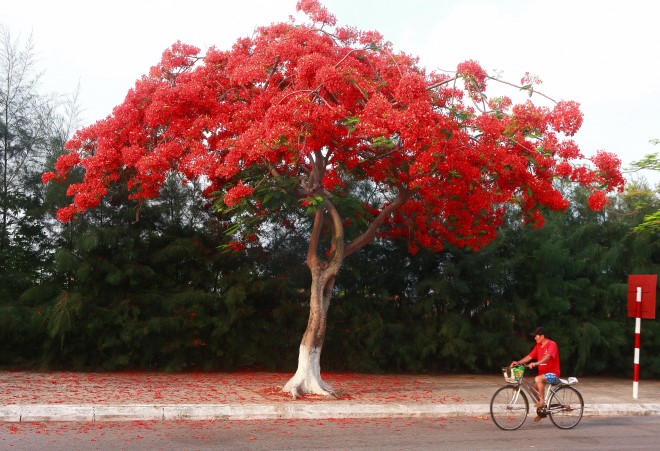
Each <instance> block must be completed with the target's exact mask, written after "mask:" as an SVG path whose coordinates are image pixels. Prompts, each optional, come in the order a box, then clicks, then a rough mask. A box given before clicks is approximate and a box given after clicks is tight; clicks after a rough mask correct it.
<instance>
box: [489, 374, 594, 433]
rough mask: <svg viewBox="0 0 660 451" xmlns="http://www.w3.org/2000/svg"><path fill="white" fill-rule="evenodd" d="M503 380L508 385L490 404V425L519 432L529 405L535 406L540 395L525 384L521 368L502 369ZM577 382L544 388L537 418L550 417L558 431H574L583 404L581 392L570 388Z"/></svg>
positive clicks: (496, 392)
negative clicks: (543, 395) (542, 401)
mask: <svg viewBox="0 0 660 451" xmlns="http://www.w3.org/2000/svg"><path fill="white" fill-rule="evenodd" d="M502 370H503V372H504V379H505V380H506V382H507V383H508V384H507V385H504V386H503V387H500V388H499V389H497V391H495V393H494V394H493V397H492V399H491V402H490V413H491V418H492V420H493V422H494V423H495V424H496V425H497V426H498V427H499V428H500V429H504V430H507V431H511V430H515V429H518V428H519V427H520V426H522V424H523V423H524V422H525V418H526V417H527V414H528V413H529V402H528V399H531V401H532V403H533V404H534V405H536V404H538V402H539V400H540V398H541V396H540V395H541V394H540V393H539V391H538V390H537V389H536V387H535V386H534V383H533V382H528V381H527V380H525V377H524V372H522V373H521V372H520V368H516V369H515V371H514V369H511V368H508V367H505V368H502ZM575 384H577V379H575V378H573V377H569V378H568V380H567V381H566V380H563V379H560V383H558V384H555V385H552V384H547V386H546V387H545V393H544V394H545V399H544V403H543V404H542V405H540V406H539V407H535V409H536V415H537V418H536V419H535V421H538V420H540V419H541V418H545V417H550V420H551V421H552V423H553V424H554V425H555V426H557V427H558V428H560V429H571V428H573V427H575V426H576V425H577V424H578V423H579V422H580V419H581V418H582V414H583V412H584V400H583V399H582V395H581V394H580V392H579V391H578V390H577V389H576V388H575V387H572V385H575Z"/></svg>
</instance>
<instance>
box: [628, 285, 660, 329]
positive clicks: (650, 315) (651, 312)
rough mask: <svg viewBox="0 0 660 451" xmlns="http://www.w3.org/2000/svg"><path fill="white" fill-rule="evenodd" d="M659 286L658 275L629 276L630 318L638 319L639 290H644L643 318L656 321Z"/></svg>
mask: <svg viewBox="0 0 660 451" xmlns="http://www.w3.org/2000/svg"><path fill="white" fill-rule="evenodd" d="M657 286H658V276H657V274H643V275H640V274H636V275H630V276H628V316H629V317H631V318H636V317H637V288H638V287H641V288H642V316H641V318H646V319H655V294H656V290H657Z"/></svg>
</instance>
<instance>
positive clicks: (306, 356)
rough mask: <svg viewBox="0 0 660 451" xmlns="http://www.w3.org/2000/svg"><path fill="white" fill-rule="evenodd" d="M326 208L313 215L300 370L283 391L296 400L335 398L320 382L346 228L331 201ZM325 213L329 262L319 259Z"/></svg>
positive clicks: (326, 200) (308, 254) (299, 355)
mask: <svg viewBox="0 0 660 451" xmlns="http://www.w3.org/2000/svg"><path fill="white" fill-rule="evenodd" d="M324 204H325V208H319V209H317V210H316V213H315V215H314V225H313V227H312V235H311V237H310V241H309V248H308V250H307V266H308V267H309V270H310V271H311V273H312V288H311V294H310V297H309V320H308V321H307V329H306V330H305V333H304V335H303V338H302V341H301V342H300V350H299V354H298V369H297V370H296V374H294V375H293V377H292V378H291V379H290V380H289V382H287V383H286V385H285V386H284V388H282V391H285V392H288V393H291V396H293V397H294V398H297V397H298V396H299V394H300V393H311V394H319V395H325V396H329V395H333V394H334V390H333V389H332V387H331V386H330V385H329V384H327V383H325V382H324V381H323V379H321V349H322V348H323V339H324V338H325V329H326V326H327V322H328V307H329V306H330V298H331V297H332V288H333V287H334V285H335V278H336V277H337V273H338V272H339V268H340V266H341V263H342V261H343V260H344V228H343V225H342V222H341V218H340V216H339V213H338V212H337V210H336V209H335V207H334V205H332V203H331V202H330V201H329V200H328V199H325V201H324ZM324 210H327V212H328V213H329V214H330V217H331V221H330V224H329V226H330V229H331V237H332V239H331V247H330V249H329V251H328V253H329V255H330V257H329V259H328V261H325V260H321V259H319V257H318V247H319V237H320V235H321V228H322V227H323V216H324Z"/></svg>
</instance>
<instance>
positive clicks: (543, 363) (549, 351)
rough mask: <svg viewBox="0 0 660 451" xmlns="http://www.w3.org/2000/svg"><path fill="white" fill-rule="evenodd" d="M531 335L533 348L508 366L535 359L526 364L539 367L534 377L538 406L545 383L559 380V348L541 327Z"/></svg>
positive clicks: (543, 394)
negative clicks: (534, 343)
mask: <svg viewBox="0 0 660 451" xmlns="http://www.w3.org/2000/svg"><path fill="white" fill-rule="evenodd" d="M531 335H533V336H534V340H535V341H536V346H534V349H532V351H531V352H530V353H529V354H528V355H526V356H525V357H523V358H522V359H520V360H518V361H513V362H511V365H510V366H511V367H514V366H516V365H521V364H525V363H527V362H530V361H532V360H536V362H532V363H530V364H529V365H528V366H529V368H534V367H538V369H539V374H538V376H536V378H534V382H536V389H537V390H538V392H539V397H540V399H539V401H538V402H537V403H536V405H535V407H537V408H539V407H541V406H542V405H543V404H545V385H546V384H556V383H557V382H559V377H560V375H561V370H560V368H559V349H558V348H557V343H555V342H554V341H553V340H550V339H549V338H547V337H546V332H545V329H544V328H543V327H537V328H536V329H535V330H534V332H532V334H531ZM539 420H541V417H540V416H537V417H536V418H535V419H534V421H539Z"/></svg>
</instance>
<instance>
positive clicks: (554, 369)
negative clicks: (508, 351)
mask: <svg viewBox="0 0 660 451" xmlns="http://www.w3.org/2000/svg"><path fill="white" fill-rule="evenodd" d="M547 354H550V358H549V359H548V360H546V361H545V362H543V363H542V364H540V365H539V366H538V368H539V374H545V373H554V374H555V375H556V376H557V377H560V369H559V348H557V343H555V342H554V341H552V340H550V339H548V341H547V342H546V343H545V346H542V345H541V343H537V344H536V346H534V349H532V352H530V353H529V356H530V357H531V358H533V359H534V360H537V361H539V360H541V359H542V358H543V357H545V356H546V355H547Z"/></svg>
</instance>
